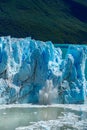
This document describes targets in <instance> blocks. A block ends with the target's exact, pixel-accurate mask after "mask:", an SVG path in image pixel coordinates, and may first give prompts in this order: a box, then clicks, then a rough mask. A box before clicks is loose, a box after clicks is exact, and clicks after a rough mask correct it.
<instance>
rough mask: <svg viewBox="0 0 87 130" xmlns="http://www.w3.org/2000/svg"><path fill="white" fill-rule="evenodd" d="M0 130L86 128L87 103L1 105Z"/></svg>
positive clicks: (80, 129) (65, 129)
mask: <svg viewBox="0 0 87 130" xmlns="http://www.w3.org/2000/svg"><path fill="white" fill-rule="evenodd" d="M0 130H87V105H60V104H59V105H51V106H39V105H37V106H36V105H28V104H25V105H1V106H0Z"/></svg>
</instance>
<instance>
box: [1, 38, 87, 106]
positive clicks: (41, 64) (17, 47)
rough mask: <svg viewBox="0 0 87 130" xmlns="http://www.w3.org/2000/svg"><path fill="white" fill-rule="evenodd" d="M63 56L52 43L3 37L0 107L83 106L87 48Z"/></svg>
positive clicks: (74, 47)
mask: <svg viewBox="0 0 87 130" xmlns="http://www.w3.org/2000/svg"><path fill="white" fill-rule="evenodd" d="M62 53H63V52H62V51H61V49H60V48H55V47H54V46H53V44H52V42H42V41H36V40H34V39H31V38H30V37H27V38H19V39H18V38H11V37H10V36H8V37H0V104H12V103H32V104H45V105H47V104H53V103H68V104H70V103H71V104H74V103H76V104H78V103H84V102H85V100H86V95H87V90H86V87H87V81H86V79H85V63H86V59H87V47H86V46H80V45H77V46H75V45H70V46H69V48H68V50H67V54H66V56H65V59H63V58H62Z"/></svg>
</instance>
